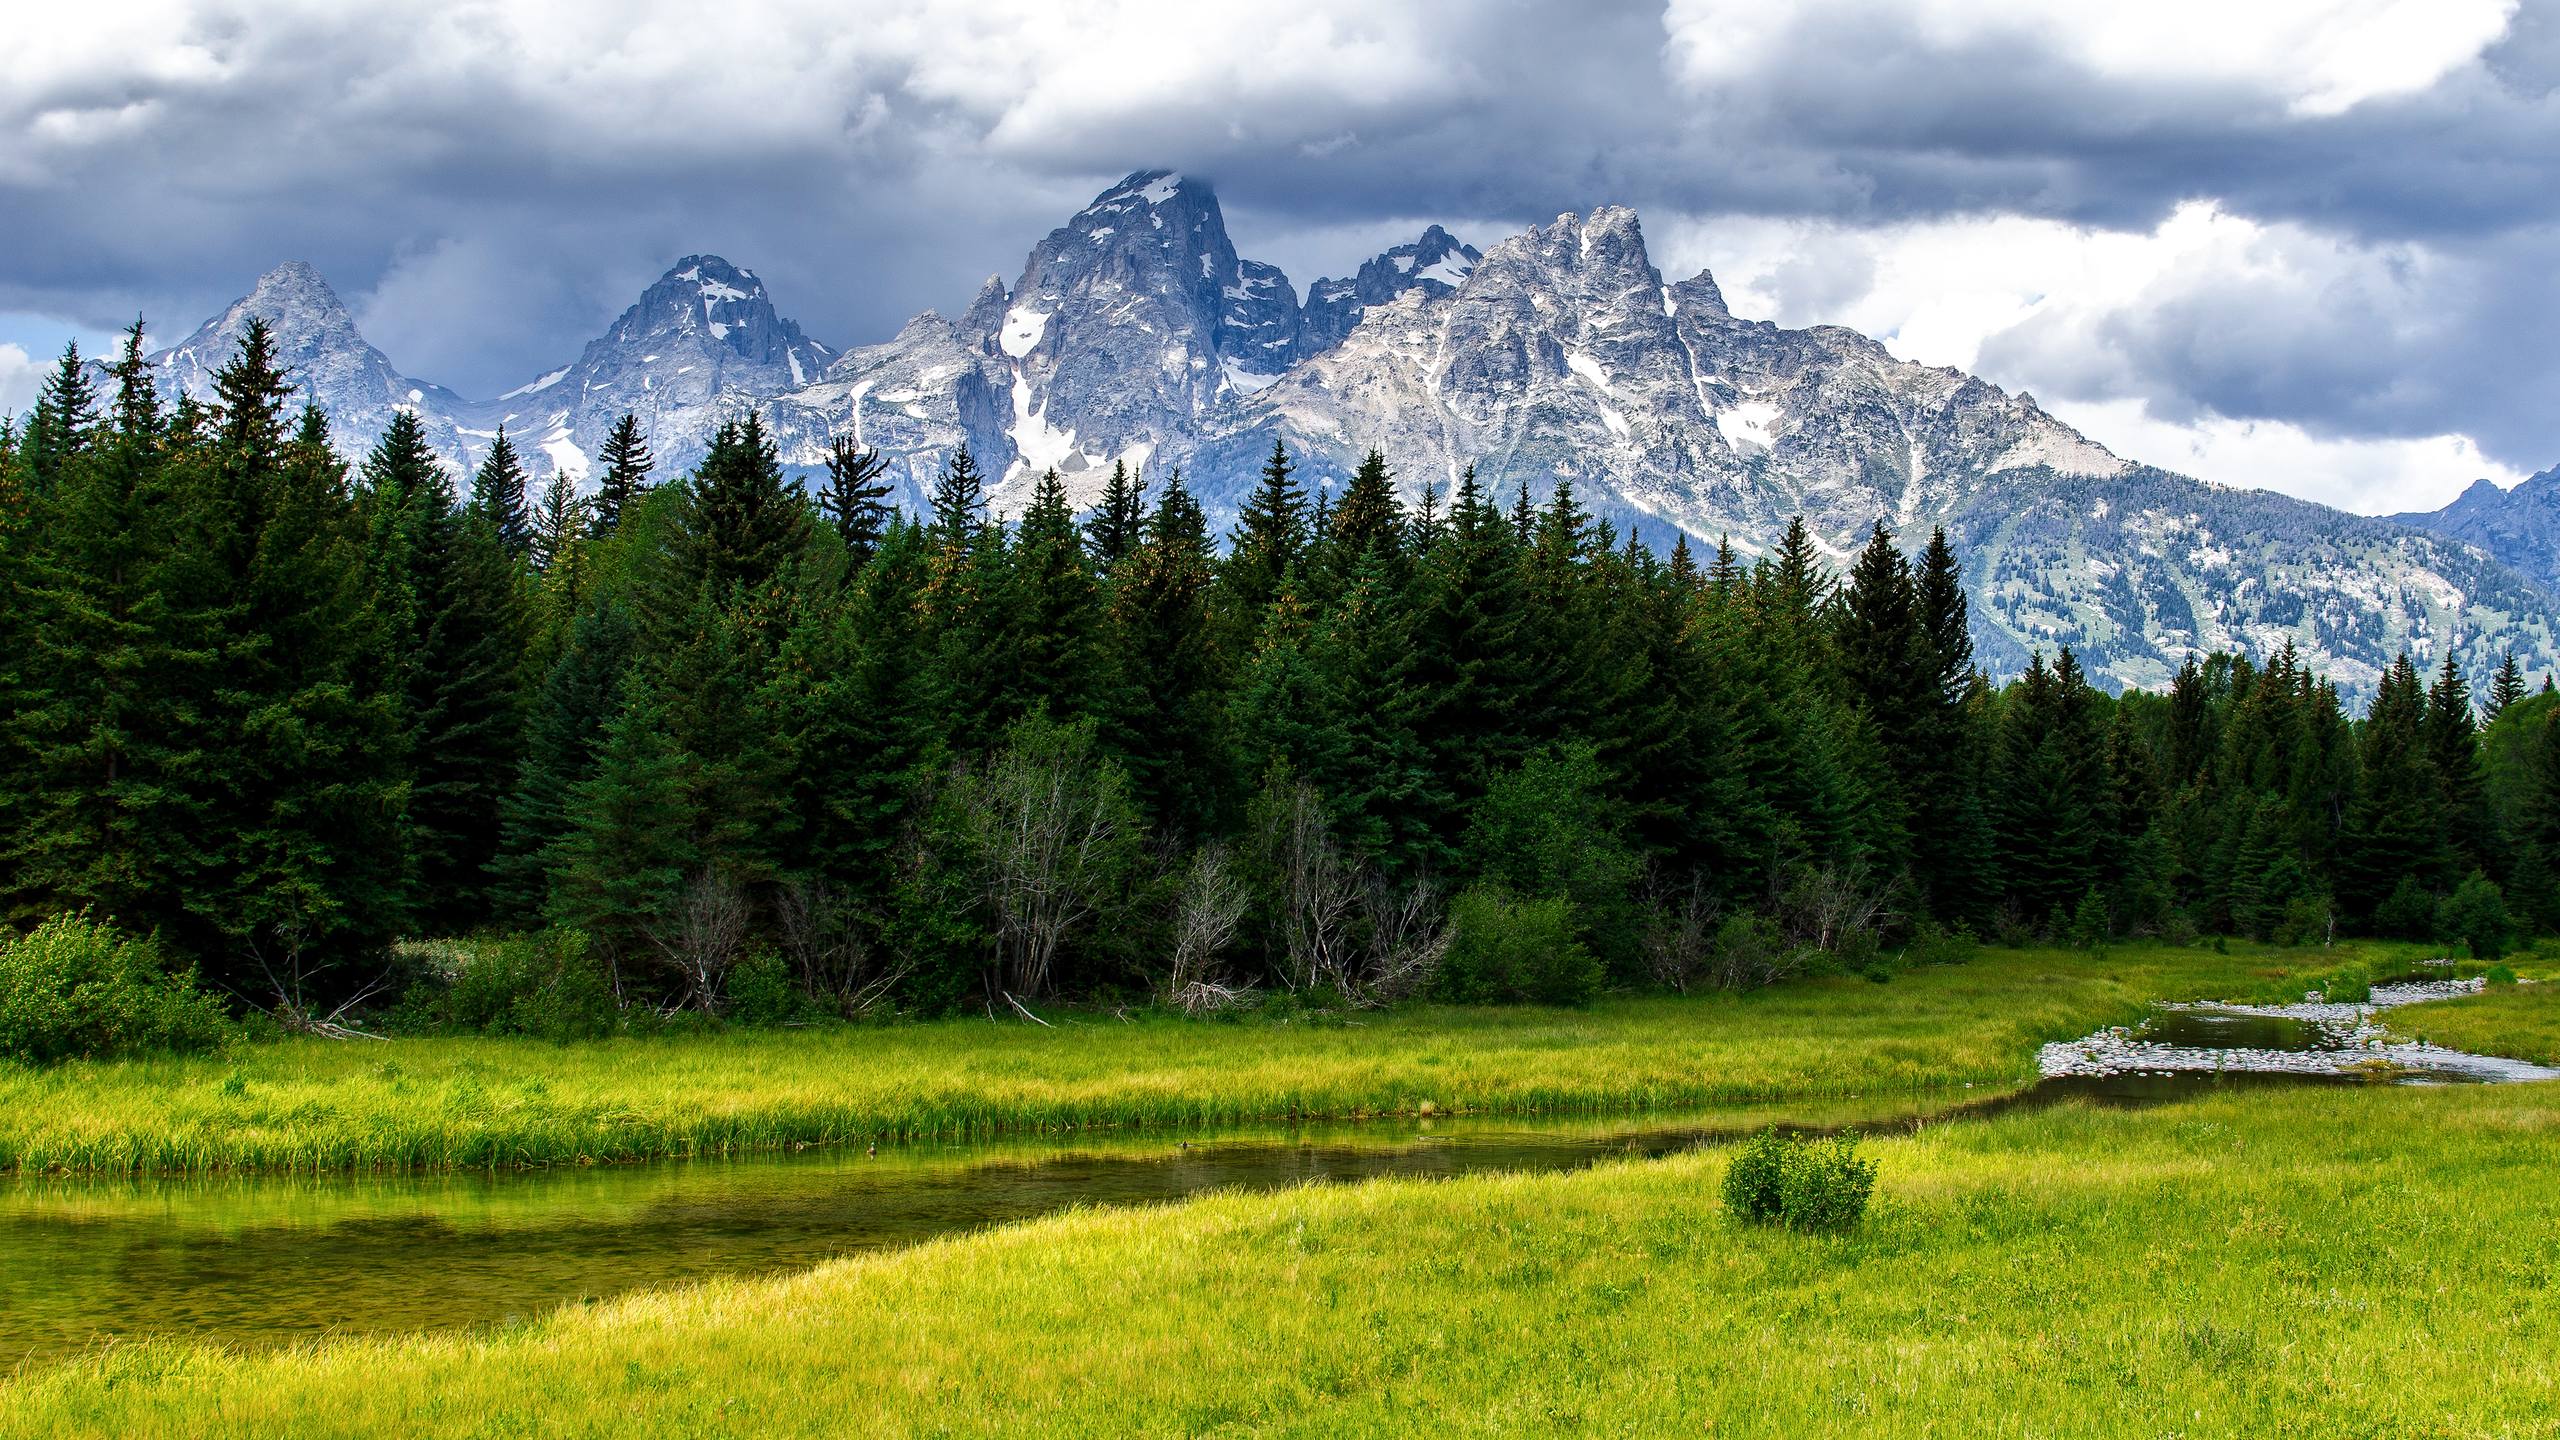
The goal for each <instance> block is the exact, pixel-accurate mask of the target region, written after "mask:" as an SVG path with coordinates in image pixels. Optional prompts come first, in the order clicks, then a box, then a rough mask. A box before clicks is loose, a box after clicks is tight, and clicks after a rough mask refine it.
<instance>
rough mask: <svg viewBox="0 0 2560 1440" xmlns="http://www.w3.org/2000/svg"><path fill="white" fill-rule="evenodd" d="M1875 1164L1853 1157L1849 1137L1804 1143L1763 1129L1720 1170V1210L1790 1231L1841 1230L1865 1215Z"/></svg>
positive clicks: (1855, 1148) (1855, 1151) (1855, 1146)
mask: <svg viewBox="0 0 2560 1440" xmlns="http://www.w3.org/2000/svg"><path fill="white" fill-rule="evenodd" d="M1875 1186H1876V1162H1874V1161H1873V1160H1865V1159H1861V1158H1859V1156H1858V1141H1857V1137H1856V1136H1853V1135H1841V1136H1836V1137H1834V1138H1832V1139H1829V1140H1807V1139H1806V1138H1805V1137H1803V1136H1801V1135H1781V1134H1779V1133H1778V1132H1777V1131H1776V1130H1774V1129H1772V1130H1764V1131H1762V1132H1761V1133H1760V1134H1759V1135H1757V1136H1755V1137H1753V1138H1752V1139H1751V1141H1750V1142H1749V1143H1748V1144H1745V1145H1744V1146H1743V1147H1742V1149H1741V1150H1740V1152H1738V1153H1737V1154H1735V1156H1734V1157H1733V1163H1732V1164H1730V1165H1728V1166H1727V1167H1726V1168H1725V1172H1724V1206H1725V1210H1726V1212H1727V1213H1728V1214H1731V1215H1732V1216H1733V1217H1734V1218H1735V1219H1738V1220H1745V1221H1749V1222H1751V1223H1754V1224H1762V1225H1784V1226H1786V1227H1787V1228H1788V1229H1790V1230H1805V1231H1815V1230H1825V1231H1837V1230H1846V1229H1849V1228H1850V1227H1852V1226H1854V1225H1856V1224H1857V1223H1858V1221H1859V1220H1860V1219H1861V1218H1863V1217H1864V1216H1865V1215H1866V1213H1867V1200H1868V1198H1869V1197H1870V1196H1871V1195H1873V1194H1874V1193H1875Z"/></svg>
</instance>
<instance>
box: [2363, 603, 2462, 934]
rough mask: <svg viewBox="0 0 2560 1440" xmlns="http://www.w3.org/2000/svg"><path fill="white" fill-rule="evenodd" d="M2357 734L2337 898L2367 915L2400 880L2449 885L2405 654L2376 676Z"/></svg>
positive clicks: (2421, 697)
mask: <svg viewBox="0 0 2560 1440" xmlns="http://www.w3.org/2000/svg"><path fill="white" fill-rule="evenodd" d="M2360 732H2361V733H2360V736H2359V738H2360V741H2361V744H2360V747H2359V748H2360V750H2361V757H2360V758H2361V761H2362V764H2361V767H2360V772H2359V785H2358V788H2357V792H2356V796H2355V801H2354V805H2353V808H2352V809H2351V810H2350V812H2349V815H2348V819H2347V853H2346V856H2345V865H2344V874H2343V876H2342V879H2343V880H2344V882H2345V883H2344V887H2343V890H2344V893H2343V895H2342V898H2343V899H2345V900H2346V901H2347V902H2348V904H2349V906H2350V908H2351V909H2352V910H2353V911H2355V912H2356V913H2359V914H2367V915H2369V914H2371V913H2372V911H2373V909H2374V907H2375V906H2377V905H2379V904H2381V902H2382V901H2383V900H2384V899H2385V898H2386V897H2388V896H2389V895H2390V894H2391V892H2392V890H2393V889H2394V888H2396V887H2397V886H2398V885H2399V883H2400V882H2401V881H2402V880H2403V879H2410V878H2414V879H2416V880H2417V881H2418V882H2419V883H2421V884H2423V885H2427V886H2429V887H2430V888H2435V887H2442V886H2449V885H2450V884H2451V883H2452V879H2453V876H2452V868H2453V860H2452V855H2451V852H2450V849H2449V847H2447V846H2446V844H2445V840H2444V796H2443V787H2442V785H2441V784H2440V783H2439V781H2438V779H2437V777H2436V775H2435V766H2434V759H2433V756H2432V755H2431V754H2430V753H2429V749H2428V745H2427V738H2426V696H2425V694H2424V692H2423V691H2422V689H2421V688H2420V682H2419V679H2418V672H2417V669H2416V667H2415V666H2413V665H2411V664H2410V662H2409V657H2408V655H2407V654H2406V653H2405V652H2404V653H2403V654H2402V655H2401V656H2400V658H2399V659H2397V660H2395V661H2393V662H2392V664H2391V666H2390V668H2388V669H2386V670H2385V671H2383V673H2382V682H2381V685H2380V686H2379V688H2377V689H2376V690H2375V692H2374V697H2373V704H2372V706H2371V707H2370V708H2369V709H2368V710H2367V711H2366V713H2365V719H2364V724H2363V725H2362V726H2361V727H2360Z"/></svg>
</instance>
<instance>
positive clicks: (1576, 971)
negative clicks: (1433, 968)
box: [1438, 885, 1601, 1005]
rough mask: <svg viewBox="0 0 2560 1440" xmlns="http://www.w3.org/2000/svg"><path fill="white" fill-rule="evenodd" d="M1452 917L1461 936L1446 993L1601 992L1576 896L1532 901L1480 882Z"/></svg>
mask: <svg viewBox="0 0 2560 1440" xmlns="http://www.w3.org/2000/svg"><path fill="white" fill-rule="evenodd" d="M1449 921H1450V926H1451V928H1452V930H1453V932H1454V936H1453V938H1452V940H1451V941H1450V945H1449V953H1448V958H1447V959H1446V960H1445V961H1444V962H1443V963H1442V965H1441V968H1440V974H1439V979H1438V989H1439V993H1440V996H1441V998H1443V999H1447V1000H1455V1001H1458V1002H1460V1003H1463V1004H1477V1005H1482V1004H1500V1003H1505V1002H1514V1001H1529V1002H1531V1003H1534V1004H1540V1005H1581V1004H1585V1003H1587V1002H1588V1001H1589V1000H1590V999H1591V997H1592V996H1593V995H1595V994H1597V993H1599V989H1600V980H1601V968H1600V962H1599V960H1597V959H1596V958H1594V957H1593V955H1592V953H1591V951H1590V948H1589V947H1587V946H1585V945H1584V944H1583V943H1582V940H1581V937H1580V935H1579V934H1578V927H1577V926H1576V925H1575V923H1574V912H1573V902H1572V901H1571V900H1568V899H1565V898H1564V897H1563V896H1560V895H1559V896H1554V897H1551V898H1548V899H1543V900H1529V899H1523V898H1521V897H1519V896H1517V895H1514V894H1512V893H1511V892H1510V891H1508V890H1503V889H1500V888H1498V887H1494V886H1482V885H1480V886H1474V887H1471V888H1469V889H1467V890H1464V891H1461V892H1460V893H1459V895H1458V898H1457V899H1456V900H1454V901H1452V902H1451V903H1450V906H1449Z"/></svg>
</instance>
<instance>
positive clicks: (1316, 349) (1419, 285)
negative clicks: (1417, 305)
mask: <svg viewBox="0 0 2560 1440" xmlns="http://www.w3.org/2000/svg"><path fill="white" fill-rule="evenodd" d="M1483 258H1484V257H1483V256H1482V255H1480V254H1477V253H1476V247H1474V246H1473V245H1461V244H1459V243H1458V240H1457V237H1455V236H1453V235H1451V234H1450V233H1449V232H1448V231H1446V230H1443V229H1441V228H1440V227H1439V226H1437V225H1434V226H1432V227H1431V228H1429V229H1427V230H1425V231H1423V232H1422V238H1421V239H1420V240H1417V241H1415V242H1414V243H1412V244H1410V245H1398V246H1396V247H1395V248H1394V249H1392V250H1389V251H1388V252H1386V253H1385V254H1383V255H1380V256H1378V257H1377V258H1375V259H1373V260H1370V261H1368V262H1367V263H1365V264H1363V265H1362V266H1361V267H1360V269H1359V271H1358V273H1356V274H1354V275H1353V276H1352V277H1351V278H1349V279H1347V280H1319V281H1317V282H1316V283H1314V284H1313V285H1310V286H1308V287H1307V310H1306V317H1305V318H1304V319H1303V320H1301V321H1300V322H1299V329H1298V351H1299V353H1300V354H1302V355H1317V354H1321V353H1323V352H1324V351H1327V350H1330V349H1332V348H1333V347H1334V346H1336V345H1339V344H1341V343H1342V342H1343V339H1344V337H1346V336H1348V335H1349V334H1350V333H1351V327H1353V326H1354V325H1357V324H1359V323H1360V317H1361V316H1362V315H1365V314H1367V313H1368V310H1369V307H1370V306H1372V305H1384V304H1386V303H1388V302H1389V301H1392V300H1393V299H1395V298H1396V297H1397V296H1399V295H1401V294H1403V293H1404V292H1406V291H1407V290H1421V291H1423V292H1424V293H1425V294H1429V295H1435V296H1437V295H1446V294H1448V293H1449V292H1450V291H1452V290H1455V289H1457V288H1458V286H1460V285H1461V284H1464V283H1465V281H1466V278H1467V273H1468V272H1469V271H1471V270H1473V269H1475V267H1476V262H1477V261H1479V260H1482V259H1483Z"/></svg>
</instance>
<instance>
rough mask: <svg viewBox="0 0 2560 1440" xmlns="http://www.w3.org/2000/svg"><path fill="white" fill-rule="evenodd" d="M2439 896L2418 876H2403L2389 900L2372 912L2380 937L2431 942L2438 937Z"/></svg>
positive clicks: (2374, 924) (2375, 929) (2374, 926)
mask: <svg viewBox="0 0 2560 1440" xmlns="http://www.w3.org/2000/svg"><path fill="white" fill-rule="evenodd" d="M2436 904H2437V901H2436V897H2435V893H2434V892H2433V891H2431V890H2429V889H2427V887H2426V886H2424V885H2421V884H2419V883H2418V877H2417V876H2415V875H2403V876H2401V877H2400V883H2399V884H2398V885H2397V886H2394V887H2393V888H2392V891H2391V894H2390V897H2389V898H2387V899H2385V900H2384V901H2383V902H2382V903H2381V904H2380V905H2377V906H2375V907H2374V910H2373V929H2374V933H2375V934H2377V935H2387V936H2390V937H2391V938H2393V939H2396V940H2432V939H2434V938H2435V934H2436Z"/></svg>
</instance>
